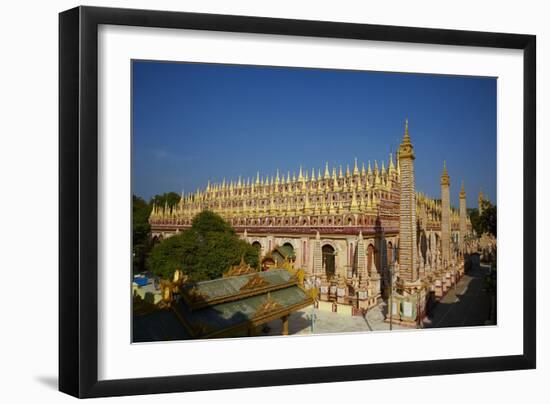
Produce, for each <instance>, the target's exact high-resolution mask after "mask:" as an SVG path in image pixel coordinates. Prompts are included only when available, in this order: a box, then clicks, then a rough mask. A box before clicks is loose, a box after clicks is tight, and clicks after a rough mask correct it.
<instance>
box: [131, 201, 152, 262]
mask: <svg viewBox="0 0 550 404" xmlns="http://www.w3.org/2000/svg"><path fill="white" fill-rule="evenodd" d="M150 213H151V206H150V205H149V204H148V203H147V202H145V201H144V200H143V199H142V198H140V197H139V196H136V195H133V196H132V267H133V270H134V271H135V272H140V271H144V270H145V262H146V258H147V255H148V254H149V251H150V249H151V241H150V240H151V226H150V225H149V214H150Z"/></svg>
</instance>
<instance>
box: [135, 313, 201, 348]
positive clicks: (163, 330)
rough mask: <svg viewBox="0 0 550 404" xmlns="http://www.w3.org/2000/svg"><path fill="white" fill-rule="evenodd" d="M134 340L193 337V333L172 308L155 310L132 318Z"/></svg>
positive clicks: (145, 340)
mask: <svg viewBox="0 0 550 404" xmlns="http://www.w3.org/2000/svg"><path fill="white" fill-rule="evenodd" d="M132 328H133V333H132V337H133V342H151V341H173V340H182V339H191V335H190V334H189V333H188V332H187V330H186V329H185V327H184V326H183V325H182V324H181V322H180V321H179V320H178V318H177V317H176V316H175V315H174V312H173V311H171V310H155V311H153V312H152V313H149V314H146V315H134V316H133V319H132Z"/></svg>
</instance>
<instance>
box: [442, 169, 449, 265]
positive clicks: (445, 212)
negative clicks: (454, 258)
mask: <svg viewBox="0 0 550 404" xmlns="http://www.w3.org/2000/svg"><path fill="white" fill-rule="evenodd" d="M450 187H451V178H450V177H449V173H448V172H447V164H446V163H445V162H443V174H441V258H442V259H443V262H444V265H449V262H450V259H451V197H450Z"/></svg>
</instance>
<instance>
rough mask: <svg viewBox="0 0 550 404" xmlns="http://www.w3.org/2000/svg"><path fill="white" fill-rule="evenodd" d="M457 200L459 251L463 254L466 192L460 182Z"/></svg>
mask: <svg viewBox="0 0 550 404" xmlns="http://www.w3.org/2000/svg"><path fill="white" fill-rule="evenodd" d="M459 198H460V200H459V207H458V209H459V216H460V222H459V229H460V251H462V252H464V237H465V236H466V191H464V181H462V186H461V187H460V194H459Z"/></svg>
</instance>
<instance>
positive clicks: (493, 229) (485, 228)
mask: <svg viewBox="0 0 550 404" xmlns="http://www.w3.org/2000/svg"><path fill="white" fill-rule="evenodd" d="M482 203H483V209H482V213H481V215H480V214H479V210H478V209H468V213H469V214H470V222H471V223H472V228H473V229H474V231H475V232H476V234H477V235H478V236H481V235H482V234H483V233H489V234H492V235H493V236H495V237H496V235H497V207H496V206H495V205H493V204H492V203H491V202H489V201H483V202H482Z"/></svg>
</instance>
